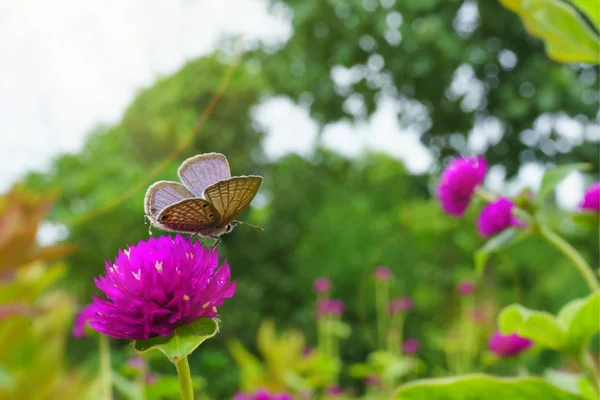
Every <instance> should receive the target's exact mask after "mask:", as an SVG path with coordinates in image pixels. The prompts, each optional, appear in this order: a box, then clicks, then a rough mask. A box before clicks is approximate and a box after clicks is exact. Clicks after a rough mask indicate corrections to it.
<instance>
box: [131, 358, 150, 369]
mask: <svg viewBox="0 0 600 400" xmlns="http://www.w3.org/2000/svg"><path fill="white" fill-rule="evenodd" d="M127 366H128V367H129V368H132V369H137V370H138V371H141V370H142V369H144V367H145V366H146V362H145V361H144V359H143V358H141V357H131V358H130V359H128V360H127Z"/></svg>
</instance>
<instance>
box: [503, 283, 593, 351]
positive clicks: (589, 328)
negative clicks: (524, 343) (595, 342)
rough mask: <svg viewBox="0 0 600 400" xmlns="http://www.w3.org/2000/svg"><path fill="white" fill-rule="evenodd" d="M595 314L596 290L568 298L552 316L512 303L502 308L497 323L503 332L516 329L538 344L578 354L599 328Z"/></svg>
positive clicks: (518, 332) (512, 331)
mask: <svg viewBox="0 0 600 400" xmlns="http://www.w3.org/2000/svg"><path fill="white" fill-rule="evenodd" d="M598 315H600V292H596V293H593V294H591V295H590V296H589V297H587V298H585V299H578V300H573V301H571V302H569V303H568V304H566V305H565V306H564V307H563V308H562V309H561V310H560V311H559V313H558V315H557V316H556V317H555V316H553V315H552V314H549V313H547V312H543V311H532V310H529V309H527V308H525V307H523V306H521V305H518V304H513V305H511V306H508V307H506V308H505V309H504V310H502V312H501V313H500V315H499V317H498V324H499V326H500V329H501V330H502V331H503V332H504V333H517V334H519V335H520V336H522V337H525V338H528V339H531V340H533V341H534V342H535V343H537V344H538V345H540V346H542V347H546V348H549V349H554V350H559V351H563V352H565V353H568V354H571V355H573V356H574V357H579V356H580V354H581V352H582V351H583V350H584V349H586V348H587V346H588V343H589V341H590V339H591V338H592V336H593V335H594V334H596V333H597V332H598V331H599V330H600V326H599V325H598Z"/></svg>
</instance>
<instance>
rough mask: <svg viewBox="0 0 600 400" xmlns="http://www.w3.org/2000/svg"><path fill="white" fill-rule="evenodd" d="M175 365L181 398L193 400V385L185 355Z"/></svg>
mask: <svg viewBox="0 0 600 400" xmlns="http://www.w3.org/2000/svg"><path fill="white" fill-rule="evenodd" d="M175 367H176V368H177V376H178V377H179V388H180V390H181V400H194V387H193V386H192V375H191V373H190V364H189V363H188V359H187V356H186V357H183V358H181V359H180V360H179V361H177V363H175Z"/></svg>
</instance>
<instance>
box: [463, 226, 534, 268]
mask: <svg viewBox="0 0 600 400" xmlns="http://www.w3.org/2000/svg"><path fill="white" fill-rule="evenodd" d="M527 236H529V232H528V231H523V230H518V229H515V228H510V229H506V230H505V231H503V232H502V233H500V234H498V235H496V236H494V237H493V238H491V239H490V240H488V241H487V242H486V244H484V245H483V247H482V248H480V249H479V250H477V251H476V252H475V257H474V259H475V270H476V271H477V274H479V275H481V274H482V273H483V271H484V269H485V264H486V263H487V260H488V259H489V258H490V256H491V255H492V254H493V253H497V252H499V251H500V250H502V249H505V248H507V247H510V246H512V245H514V244H516V243H518V242H520V241H521V240H523V239H525V238H526V237H527Z"/></svg>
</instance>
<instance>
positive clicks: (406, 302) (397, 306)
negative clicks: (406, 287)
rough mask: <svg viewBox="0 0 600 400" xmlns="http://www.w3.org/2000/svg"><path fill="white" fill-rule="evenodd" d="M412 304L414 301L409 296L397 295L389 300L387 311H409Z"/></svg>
mask: <svg viewBox="0 0 600 400" xmlns="http://www.w3.org/2000/svg"><path fill="white" fill-rule="evenodd" d="M414 305H415V302H414V301H413V299H411V298H410V297H408V296H404V297H399V298H397V299H393V300H392V301H390V304H389V305H388V311H389V313H390V314H392V315H394V314H397V313H399V312H404V311H410V310H411V309H412V308H413V307H414Z"/></svg>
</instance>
